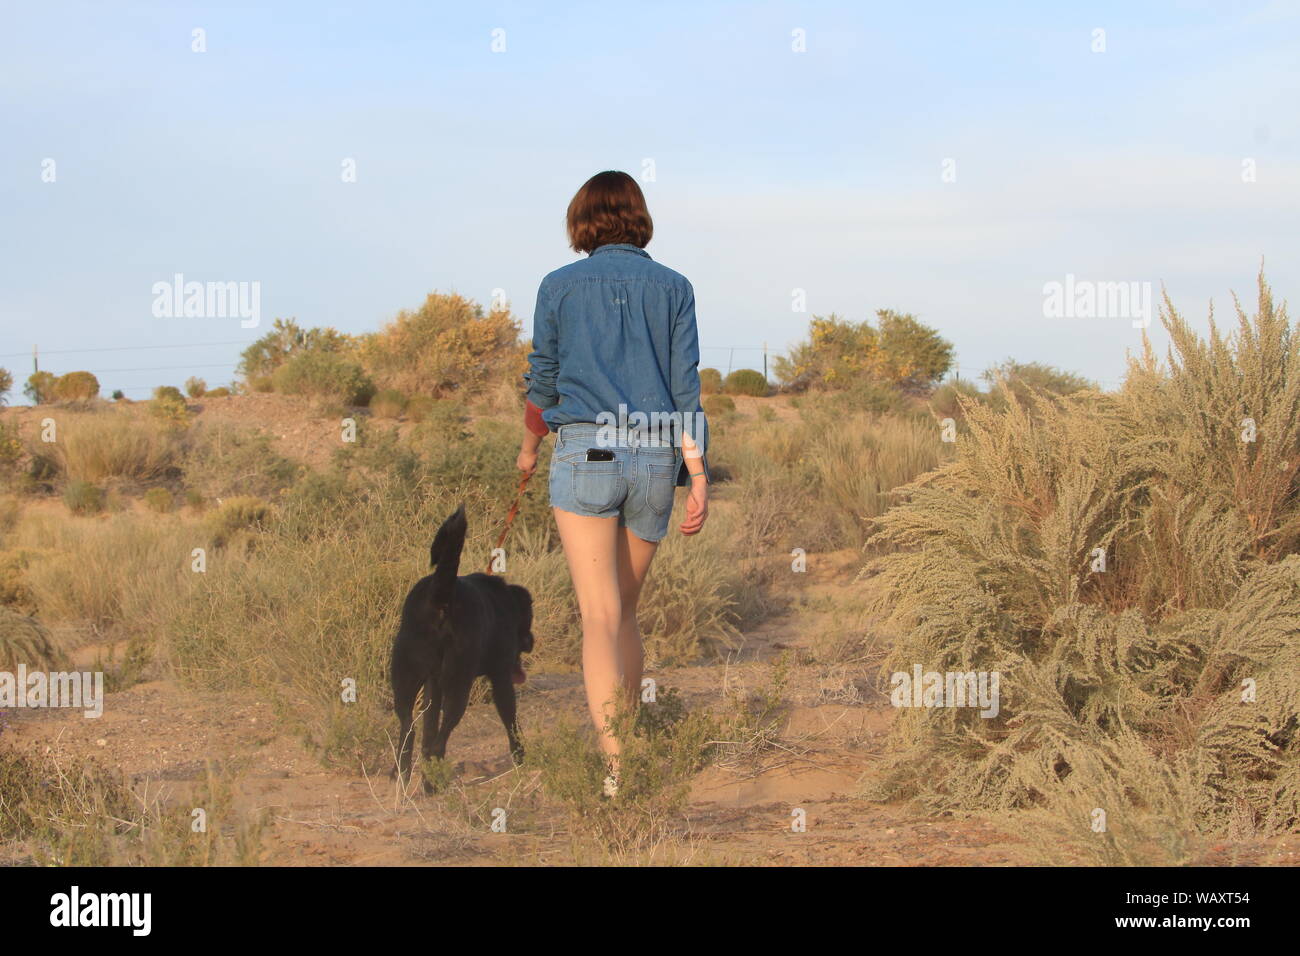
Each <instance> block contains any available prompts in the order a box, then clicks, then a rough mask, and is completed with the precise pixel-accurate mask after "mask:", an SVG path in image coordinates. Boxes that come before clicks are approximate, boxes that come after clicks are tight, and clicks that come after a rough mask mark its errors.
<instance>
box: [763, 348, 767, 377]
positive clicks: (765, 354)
mask: <svg viewBox="0 0 1300 956" xmlns="http://www.w3.org/2000/svg"><path fill="white" fill-rule="evenodd" d="M763 381H765V382H766V381H767V343H766V342H764V343H763Z"/></svg>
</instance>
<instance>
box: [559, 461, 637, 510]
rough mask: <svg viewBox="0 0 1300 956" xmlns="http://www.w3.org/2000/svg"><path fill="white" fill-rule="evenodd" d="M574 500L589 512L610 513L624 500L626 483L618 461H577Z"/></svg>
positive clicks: (575, 465)
mask: <svg viewBox="0 0 1300 956" xmlns="http://www.w3.org/2000/svg"><path fill="white" fill-rule="evenodd" d="M572 464H573V500H574V501H575V502H577V503H578V504H579V505H581V506H582V507H583V508H585V509H587V510H588V511H609V510H610V509H611V508H613V507H614V506H616V505H617V504H618V503H619V502H620V501H622V500H623V495H624V489H625V487H626V482H625V481H624V480H623V465H622V463H621V462H617V461H575V462H573V463H572Z"/></svg>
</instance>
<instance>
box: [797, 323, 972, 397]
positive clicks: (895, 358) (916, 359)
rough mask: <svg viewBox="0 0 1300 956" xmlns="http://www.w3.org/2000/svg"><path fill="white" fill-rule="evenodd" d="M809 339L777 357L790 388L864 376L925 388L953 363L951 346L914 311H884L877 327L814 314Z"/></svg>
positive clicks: (914, 388) (833, 385) (835, 384)
mask: <svg viewBox="0 0 1300 956" xmlns="http://www.w3.org/2000/svg"><path fill="white" fill-rule="evenodd" d="M808 331H809V336H808V340H807V341H806V342H802V343H800V344H799V345H796V346H795V347H794V348H793V349H791V350H790V354H789V355H788V356H778V357H777V359H776V362H775V365H774V369H775V372H776V375H777V378H778V379H780V380H781V381H782V382H783V383H784V384H785V385H786V387H787V388H791V389H795V390H802V389H805V388H808V387H810V386H813V385H824V386H829V387H831V388H840V387H843V386H844V385H846V384H848V383H849V382H852V381H854V380H855V379H858V378H860V377H862V376H867V377H869V378H872V379H875V380H876V381H878V382H881V383H883V384H886V385H891V386H894V387H897V388H901V389H904V390H905V391H909V392H917V391H924V390H925V389H927V388H929V387H930V386H931V385H932V384H933V383H934V382H937V381H939V380H940V379H941V378H943V376H944V375H946V374H947V372H948V369H949V368H951V367H952V359H953V348H952V344H951V343H950V342H948V341H946V340H945V339H943V338H942V337H941V336H940V335H939V333H938V332H936V331H935V330H934V329H931V328H929V327H928V326H925V325H922V324H921V323H920V322H918V321H917V320H916V318H915V317H914V316H912V315H908V314H903V313H898V312H894V311H892V310H890V309H881V310H879V311H878V312H876V325H875V326H874V327H873V326H872V325H871V323H870V322H866V321H864V322H851V321H848V320H846V319H842V318H840V317H839V316H837V315H835V314H834V313H832V314H831V315H829V316H826V317H824V318H823V317H821V316H813V319H812V322H811V323H809V330H808Z"/></svg>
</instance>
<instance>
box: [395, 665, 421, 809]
mask: <svg viewBox="0 0 1300 956" xmlns="http://www.w3.org/2000/svg"><path fill="white" fill-rule="evenodd" d="M392 678H393V710H394V711H395V712H396V713H397V721H398V738H397V739H398V749H397V767H396V768H394V773H395V774H396V775H397V777H398V779H399V780H401V782H402V783H403V784H405V783H406V781H407V779H409V777H410V775H411V750H412V749H413V747H414V745H415V727H414V723H413V721H412V720H411V715H412V712H413V711H414V710H415V698H416V696H417V695H418V694H419V693H420V674H419V672H418V671H417V670H416V668H415V666H414V663H413V662H411V661H408V660H406V659H405V656H404V655H403V654H402V653H401V650H400V648H399V649H398V650H395V651H394V653H393V670H392Z"/></svg>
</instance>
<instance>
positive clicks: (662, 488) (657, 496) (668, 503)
mask: <svg viewBox="0 0 1300 956" xmlns="http://www.w3.org/2000/svg"><path fill="white" fill-rule="evenodd" d="M645 470H646V485H647V487H646V503H647V504H649V505H650V510H651V511H653V512H654V513H655V514H658V515H662V514H667V513H668V512H670V511H672V510H673V492H674V491H675V490H676V488H677V485H676V478H677V466H676V465H675V464H672V465H646V469H645Z"/></svg>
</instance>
